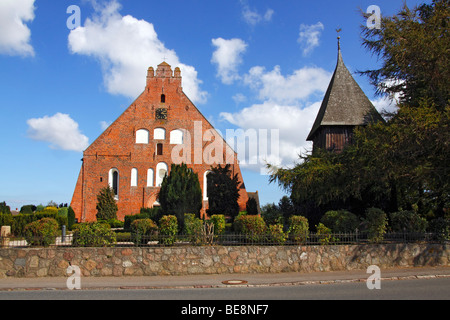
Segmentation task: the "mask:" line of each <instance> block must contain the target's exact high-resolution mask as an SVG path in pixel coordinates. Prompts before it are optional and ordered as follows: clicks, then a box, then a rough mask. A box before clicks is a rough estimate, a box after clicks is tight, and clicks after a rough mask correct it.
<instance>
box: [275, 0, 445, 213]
mask: <svg viewBox="0 0 450 320" xmlns="http://www.w3.org/2000/svg"><path fill="white" fill-rule="evenodd" d="M448 4H449V1H448V0H436V1H433V2H432V3H431V4H430V5H427V4H424V5H421V6H418V7H417V8H415V9H413V10H410V9H408V8H407V7H406V5H405V6H404V7H403V8H402V9H401V11H400V12H399V13H398V14H397V15H394V16H393V17H384V18H383V19H382V25H381V29H369V28H364V29H363V45H364V46H366V47H367V48H368V49H369V50H370V51H371V52H372V53H374V54H375V55H377V56H378V57H379V59H380V60H381V62H382V63H381V67H380V68H379V69H377V70H368V71H364V72H362V73H363V74H366V75H368V76H369V78H370V79H371V81H372V83H373V84H374V85H375V86H376V88H377V90H378V92H379V93H380V94H389V95H394V94H395V95H398V96H399V97H400V100H399V101H400V103H399V104H398V111H397V112H396V113H394V114H390V115H389V117H388V120H387V121H386V122H378V123H375V124H371V125H368V126H365V127H359V128H356V129H355V131H354V135H353V142H352V144H351V145H349V146H347V147H346V148H344V150H343V152H341V153H333V152H328V151H324V150H317V152H316V151H315V152H314V153H313V154H305V155H301V159H300V162H299V163H298V164H297V165H296V166H295V167H294V168H292V169H278V170H277V171H275V172H274V173H273V174H272V175H271V177H270V181H271V182H277V183H278V184H279V185H280V187H282V188H283V189H284V190H286V191H288V192H290V193H291V199H292V201H293V203H294V205H295V206H296V207H301V206H303V208H306V209H307V210H306V211H307V212H305V215H307V216H308V214H309V213H310V212H313V213H314V214H319V215H321V214H323V213H325V212H326V211H328V210H336V209H347V210H349V211H351V212H354V213H356V214H358V215H360V216H363V214H364V211H365V210H366V209H367V208H370V207H378V208H381V209H383V210H385V211H386V212H396V211H401V210H415V211H417V212H419V213H420V214H421V215H423V216H428V217H439V216H444V212H445V208H448V205H449V202H450V201H449V200H450V196H449V194H450V190H449V179H448V177H449V176H450V174H449V173H450V172H449V169H450V159H449V154H450V149H449V141H450V131H449V124H450V121H449V120H450V106H449V103H448V102H449V100H450V98H449V86H448V83H450V77H449V70H450V65H449V60H448V57H449V56H450V55H449V53H450V52H449V50H450V48H449V44H450V41H449V38H448V22H449V16H450V12H449V5H448ZM308 218H310V217H308Z"/></svg>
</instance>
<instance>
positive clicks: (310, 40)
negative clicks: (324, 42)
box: [297, 21, 324, 56]
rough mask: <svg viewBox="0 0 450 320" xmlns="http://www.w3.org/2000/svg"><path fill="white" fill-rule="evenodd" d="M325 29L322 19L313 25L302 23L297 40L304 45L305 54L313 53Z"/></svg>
mask: <svg viewBox="0 0 450 320" xmlns="http://www.w3.org/2000/svg"><path fill="white" fill-rule="evenodd" d="M323 29H324V26H323V24H322V22H320V21H319V22H317V23H316V24H313V25H305V24H301V25H300V33H299V37H298V39H297V41H298V43H300V44H301V46H302V47H303V55H304V56H306V55H308V54H309V53H311V52H312V50H313V49H314V48H315V47H317V46H318V45H319V38H320V34H321V32H322V31H323Z"/></svg>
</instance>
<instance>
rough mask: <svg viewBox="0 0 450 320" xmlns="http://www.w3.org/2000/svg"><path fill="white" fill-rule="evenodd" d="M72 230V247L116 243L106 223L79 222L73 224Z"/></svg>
mask: <svg viewBox="0 0 450 320" xmlns="http://www.w3.org/2000/svg"><path fill="white" fill-rule="evenodd" d="M74 230H75V232H74V234H73V241H72V245H73V246H74V247H105V246H108V245H111V244H114V243H116V235H115V233H114V232H113V231H112V230H111V227H110V226H109V224H106V223H102V222H85V223H79V224H76V225H74Z"/></svg>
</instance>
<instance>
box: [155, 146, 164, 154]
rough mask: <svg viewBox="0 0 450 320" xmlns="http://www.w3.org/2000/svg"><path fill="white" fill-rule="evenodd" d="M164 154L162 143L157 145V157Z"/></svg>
mask: <svg viewBox="0 0 450 320" xmlns="http://www.w3.org/2000/svg"><path fill="white" fill-rule="evenodd" d="M162 154H163V144H162V143H158V144H157V145H156V155H157V156H162Z"/></svg>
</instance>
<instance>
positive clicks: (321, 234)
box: [316, 222, 333, 245]
mask: <svg viewBox="0 0 450 320" xmlns="http://www.w3.org/2000/svg"><path fill="white" fill-rule="evenodd" d="M316 230H317V232H316V235H317V239H318V240H319V243H320V244H321V245H327V244H329V243H330V242H331V241H333V239H332V236H331V229H330V228H328V227H327V226H325V225H324V224H323V223H322V222H320V223H319V224H318V225H316Z"/></svg>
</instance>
